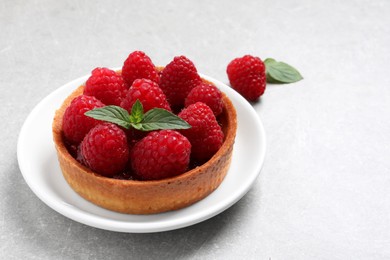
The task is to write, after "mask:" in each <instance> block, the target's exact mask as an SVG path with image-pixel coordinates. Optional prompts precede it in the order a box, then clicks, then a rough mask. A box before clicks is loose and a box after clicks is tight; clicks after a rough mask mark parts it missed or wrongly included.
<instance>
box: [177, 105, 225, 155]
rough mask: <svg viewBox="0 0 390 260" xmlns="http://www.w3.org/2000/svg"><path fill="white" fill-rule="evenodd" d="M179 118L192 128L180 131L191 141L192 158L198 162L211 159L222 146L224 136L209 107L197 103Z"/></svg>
mask: <svg viewBox="0 0 390 260" xmlns="http://www.w3.org/2000/svg"><path fill="white" fill-rule="evenodd" d="M179 117H180V118H182V119H183V120H185V121H186V122H187V123H189V124H190V125H191V128H189V129H185V130H180V132H181V133H182V134H183V135H184V136H186V137H187V138H188V140H190V142H191V145H192V151H191V157H192V158H193V159H194V160H196V161H198V162H205V161H207V160H208V159H210V158H211V157H212V156H213V155H214V154H215V153H216V152H217V151H218V150H219V148H220V147H221V146H222V143H223V139H224V134H223V132H222V129H221V126H220V125H219V124H218V121H217V119H216V117H215V115H214V113H213V111H212V110H211V108H210V107H209V106H207V105H206V104H204V103H202V102H196V103H195V104H192V105H189V106H188V107H187V108H184V109H183V110H182V111H181V112H180V113H179Z"/></svg>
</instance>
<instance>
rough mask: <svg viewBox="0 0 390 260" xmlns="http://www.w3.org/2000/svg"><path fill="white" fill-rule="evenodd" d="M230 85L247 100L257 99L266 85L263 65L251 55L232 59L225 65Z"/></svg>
mask: <svg viewBox="0 0 390 260" xmlns="http://www.w3.org/2000/svg"><path fill="white" fill-rule="evenodd" d="M226 72H227V75H228V78H229V81H230V85H231V86H232V88H233V89H235V90H236V91H237V92H238V93H240V94H241V95H242V96H243V97H244V98H246V99H247V100H249V101H255V100H257V99H258V98H259V97H260V96H261V95H263V93H264V91H265V87H266V74H265V65H264V63H263V61H262V60H261V59H260V58H258V57H254V56H251V55H245V56H243V57H241V58H236V59H234V60H232V61H231V62H230V63H229V65H228V66H227V70H226Z"/></svg>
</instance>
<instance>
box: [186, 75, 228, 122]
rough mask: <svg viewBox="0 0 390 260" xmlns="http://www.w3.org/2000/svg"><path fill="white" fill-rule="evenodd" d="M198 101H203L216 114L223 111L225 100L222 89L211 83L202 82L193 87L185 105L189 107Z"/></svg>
mask: <svg viewBox="0 0 390 260" xmlns="http://www.w3.org/2000/svg"><path fill="white" fill-rule="evenodd" d="M196 102H203V103H205V104H206V105H208V106H209V107H210V108H211V110H213V113H214V115H215V116H218V115H219V114H221V113H222V109H223V100H222V93H221V91H220V90H219V89H218V88H217V87H216V86H214V85H212V84H209V83H201V84H200V85H199V86H197V87H195V88H193V89H192V90H191V91H190V93H189V94H188V96H187V97H186V99H185V106H186V107H188V106H189V105H191V104H195V103H196Z"/></svg>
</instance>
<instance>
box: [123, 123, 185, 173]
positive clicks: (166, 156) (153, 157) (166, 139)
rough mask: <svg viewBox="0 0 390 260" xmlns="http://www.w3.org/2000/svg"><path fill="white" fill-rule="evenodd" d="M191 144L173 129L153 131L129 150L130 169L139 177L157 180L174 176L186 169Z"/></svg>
mask: <svg viewBox="0 0 390 260" xmlns="http://www.w3.org/2000/svg"><path fill="white" fill-rule="evenodd" d="M190 154H191V144H190V142H189V141H188V139H187V138H186V137H184V136H183V135H182V134H180V133H179V132H177V131H174V130H161V131H153V132H151V133H149V134H148V135H147V136H146V137H144V138H143V139H141V140H140V141H139V142H138V143H136V144H135V146H134V147H133V149H132V150H131V152H130V160H131V165H132V169H133V170H134V172H135V174H136V175H137V176H139V177H140V178H141V179H145V180H157V179H163V178H168V177H172V176H176V175H178V174H181V173H184V172H185V171H186V170H187V169H188V165H189V162H190Z"/></svg>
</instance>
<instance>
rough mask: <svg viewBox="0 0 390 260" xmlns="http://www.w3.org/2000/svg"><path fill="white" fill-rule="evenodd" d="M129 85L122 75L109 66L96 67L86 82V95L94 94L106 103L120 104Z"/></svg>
mask: <svg viewBox="0 0 390 260" xmlns="http://www.w3.org/2000/svg"><path fill="white" fill-rule="evenodd" d="M126 92H127V87H126V86H125V83H124V81H123V78H122V77H121V75H119V74H117V73H116V72H115V71H113V70H110V69H107V68H96V69H94V70H93V71H92V75H91V76H90V77H89V78H88V80H87V82H86V83H85V89H84V95H88V96H94V97H96V98H97V99H99V100H100V101H102V102H103V103H104V104H106V105H116V106H119V104H120V103H121V101H122V99H123V98H124V97H125V96H126Z"/></svg>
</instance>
